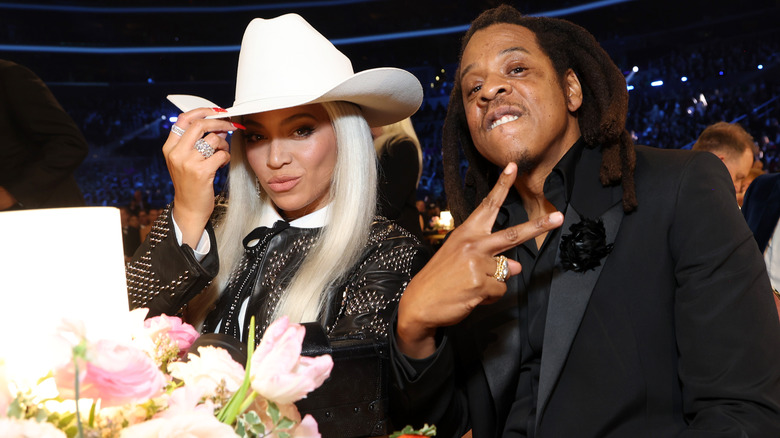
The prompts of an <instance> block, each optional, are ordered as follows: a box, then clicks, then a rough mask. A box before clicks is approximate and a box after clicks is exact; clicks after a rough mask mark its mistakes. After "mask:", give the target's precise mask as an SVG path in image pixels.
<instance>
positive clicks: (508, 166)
mask: <svg viewBox="0 0 780 438" xmlns="http://www.w3.org/2000/svg"><path fill="white" fill-rule="evenodd" d="M512 164H514V163H509V164H507V165H506V167H505V168H504V174H506V175H509V174H511V173H512Z"/></svg>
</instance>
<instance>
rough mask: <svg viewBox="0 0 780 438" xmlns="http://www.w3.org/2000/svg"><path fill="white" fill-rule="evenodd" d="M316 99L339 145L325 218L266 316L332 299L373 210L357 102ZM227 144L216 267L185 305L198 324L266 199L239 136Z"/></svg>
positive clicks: (305, 311)
mask: <svg viewBox="0 0 780 438" xmlns="http://www.w3.org/2000/svg"><path fill="white" fill-rule="evenodd" d="M321 105H322V106H323V107H324V108H325V110H326V111H327V113H328V116H329V117H330V120H331V124H332V126H333V129H334V131H335V134H336V142H337V151H338V152H337V158H336V165H335V167H334V169H333V175H332V177H331V182H330V193H329V197H330V203H329V208H328V219H327V225H326V226H325V227H324V228H323V230H322V231H321V234H320V237H319V238H318V239H317V242H316V243H315V244H314V246H313V247H312V249H311V250H310V252H309V254H308V256H307V257H306V258H305V259H304V260H303V262H302V263H301V265H300V267H299V268H298V269H297V270H295V271H294V272H295V274H294V275H293V277H292V278H291V280H290V283H289V286H288V287H287V290H286V291H285V293H284V294H283V295H282V297H281V298H280V300H279V303H278V304H277V306H276V310H275V312H274V315H273V319H276V318H278V317H280V316H282V315H287V316H289V318H290V320H291V321H293V322H309V321H316V320H318V319H319V317H320V316H321V315H323V314H324V313H325V312H327V310H328V306H329V304H330V302H331V299H330V298H331V297H330V296H329V295H328V294H327V291H328V289H330V287H331V286H333V285H335V284H337V283H338V282H339V280H341V279H343V278H344V277H345V276H346V275H347V274H348V273H349V271H350V270H351V269H352V267H353V266H354V265H355V263H357V261H358V260H359V258H360V255H361V253H362V250H363V248H364V247H365V245H366V242H367V240H368V234H369V230H370V227H371V223H372V221H373V218H374V213H375V210H376V185H377V183H376V180H377V158H376V154H375V152H374V150H373V148H372V147H371V144H372V139H371V132H370V130H369V127H368V124H367V123H366V121H365V119H364V118H363V115H362V113H361V112H360V108H359V107H357V106H356V105H354V104H351V103H347V102H325V103H322V104H321ZM230 148H231V154H230V155H231V158H230V171H229V173H228V190H229V202H228V207H227V209H226V213H225V215H224V218H223V219H222V220H221V221H220V222H219V223H218V224H217V225H216V228H215V234H216V239H217V247H218V251H219V258H220V269H219V273H218V274H217V277H216V278H215V279H214V281H213V282H212V284H211V286H210V287H209V288H208V289H207V290H206V291H205V292H204V293H203V294H201V295H202V296H199V297H198V298H197V301H195V300H193V302H192V305H191V306H190V308H191V309H192V316H193V322H195V323H197V324H200V323H202V321H203V319H204V318H205V316H206V314H207V313H208V311H209V308H210V307H211V305H212V304H213V303H214V302H215V301H216V299H217V298H218V297H219V294H220V293H222V291H223V290H224V289H225V287H226V286H227V283H228V280H229V278H230V275H231V273H232V272H233V270H234V269H235V268H236V266H237V265H238V263H239V262H240V260H241V257H242V256H243V254H244V248H243V245H242V240H243V239H244V237H245V236H246V235H247V234H248V233H249V232H250V231H252V230H253V229H254V228H255V227H256V226H257V224H259V223H260V221H261V220H262V217H261V216H262V211H263V206H264V204H265V203H266V202H271V201H270V200H269V199H267V198H266V197H265V196H260V197H258V194H257V189H256V187H255V181H256V176H255V173H254V171H253V170H252V168H251V166H250V165H249V163H248V162H247V160H246V151H245V147H244V140H243V138H242V137H241V136H239V135H236V136H234V137H233V138H232V139H231V145H230ZM357 182H359V183H357ZM231 207H232V208H231Z"/></svg>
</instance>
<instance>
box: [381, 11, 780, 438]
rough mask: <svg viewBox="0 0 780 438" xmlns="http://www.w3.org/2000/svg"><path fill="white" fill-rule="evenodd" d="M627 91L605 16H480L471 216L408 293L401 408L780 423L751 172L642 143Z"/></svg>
mask: <svg viewBox="0 0 780 438" xmlns="http://www.w3.org/2000/svg"><path fill="white" fill-rule="evenodd" d="M627 108H628V93H627V90H626V85H625V79H624V77H623V75H622V73H621V71H620V69H619V68H618V67H617V66H616V65H615V64H614V62H612V60H611V59H610V58H609V56H608V55H607V54H606V52H604V50H603V49H602V48H601V47H600V46H599V44H598V43H597V42H596V40H595V39H594V38H593V36H592V35H591V34H590V33H588V32H587V31H586V30H585V29H582V28H581V27H579V26H576V25H574V24H572V23H570V22H568V21H565V20H558V19H552V18H544V17H526V16H523V15H521V14H520V13H519V12H518V11H517V10H515V9H514V8H512V7H510V6H506V5H503V6H500V7H498V8H495V9H491V10H488V11H486V12H485V13H483V14H482V15H480V16H479V17H478V18H477V19H476V20H475V21H474V22H473V23H472V25H471V28H470V29H469V31H468V32H467V33H466V35H465V37H464V39H463V46H462V51H461V58H460V65H459V70H458V73H457V74H456V77H455V88H454V89H453V91H452V95H451V97H450V104H449V108H448V113H447V118H446V119H445V124H444V133H443V142H444V144H443V154H444V160H445V161H444V164H445V184H446V185H445V187H446V189H447V197H448V202H449V204H450V207H451V209H452V210H453V213H454V215H455V217H456V221H457V222H458V224H459V226H458V227H457V228H456V229H455V230H454V231H453V232H452V233H451V234H450V236H449V238H448V240H447V241H446V243H445V244H444V245H443V246H442V247H441V248H440V249H439V251H438V252H437V253H436V254H435V255H434V257H433V258H432V259H431V261H430V262H429V263H428V265H426V267H425V268H423V270H422V271H420V273H418V274H417V275H416V276H415V277H414V278H413V279H412V281H411V282H410V283H409V285H408V287H407V289H406V291H405V292H404V295H403V297H402V298H401V301H400V304H399V309H398V314H397V318H396V321H395V337H394V342H395V343H394V345H393V346H392V351H391V354H392V356H393V372H394V373H395V377H396V380H395V388H394V391H395V392H394V393H393V398H392V406H391V412H392V413H393V416H394V422H396V423H397V424H407V423H411V424H413V425H419V424H422V423H424V422H428V423H435V424H436V425H437V428H438V429H439V432H440V433H439V434H438V435H439V436H444V437H449V436H452V437H460V436H461V435H462V434H464V433H465V432H467V431H468V430H470V429H471V430H472V432H473V436H474V438H483V437H499V436H501V437H578V438H588V437H592V438H605V437H632V438H633V437H672V436H675V437H677V436H680V437H681V436H686V437H704V436H707V437H712V436H719V437H735V438H736V437H745V436H750V437H751V438H754V437H767V438H769V437H774V438H776V437H778V436H780V367H778V366H777V364H778V363H780V348H777V346H778V345H780V321H779V320H778V318H777V314H776V313H775V311H774V309H773V307H772V306H771V304H772V301H771V300H772V295H771V291H770V289H769V280H768V277H767V274H766V270H765V268H764V264H763V263H761V256H760V254H759V253H758V251H757V250H756V245H755V243H753V240H752V236H751V233H750V230H749V229H748V228H747V226H746V224H745V221H744V219H743V218H742V216H741V215H740V212H739V209H738V207H737V205H736V203H735V202H734V199H735V193H734V188H733V187H734V186H733V184H732V181H731V178H730V177H729V175H728V172H727V171H726V169H725V168H724V166H723V165H722V164H721V163H720V161H718V159H717V158H716V157H715V156H714V155H712V154H709V153H706V154H705V153H699V152H691V151H672V150H661V149H655V148H649V147H641V146H634V145H633V143H632V141H631V136H630V135H629V133H628V132H627V131H626V130H625V120H626V113H627ZM460 152H462V153H463V154H464V156H465V157H466V158H467V160H468V161H469V169H468V172H467V174H466V176H465V178H463V179H461V176H460V172H459V168H460V159H459V153H460ZM491 187H492V190H491ZM561 213H563V217H561ZM561 222H563V224H562V225H561ZM499 255H502V256H505V257H506V258H507V260H505V259H503V258H501V257H499V258H497V259H496V258H494V256H499Z"/></svg>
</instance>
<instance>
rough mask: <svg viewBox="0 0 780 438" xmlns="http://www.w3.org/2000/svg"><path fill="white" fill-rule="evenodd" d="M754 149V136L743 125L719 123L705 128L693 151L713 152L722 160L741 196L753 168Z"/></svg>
mask: <svg viewBox="0 0 780 438" xmlns="http://www.w3.org/2000/svg"><path fill="white" fill-rule="evenodd" d="M754 148H755V143H753V136H751V135H750V134H748V132H747V131H745V128H743V127H742V126H741V125H739V124H738V123H727V122H717V123H713V124H712V125H710V126H708V127H706V128H704V131H702V132H701V134H699V138H698V139H697V140H696V143H694V144H693V147H692V148H691V149H693V150H694V151H707V152H712V153H713V154H715V156H717V157H718V158H720V160H721V161H723V164H725V165H726V169H728V171H729V174H730V175H731V181H732V182H733V183H734V190H735V191H736V192H737V194H739V193H744V191H745V182H746V179H747V177H748V175H749V174H750V169H751V168H753V161H755V156H754V155H753V149H754ZM737 201H739V198H738V197H737Z"/></svg>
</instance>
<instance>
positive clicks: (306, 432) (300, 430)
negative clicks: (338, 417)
mask: <svg viewBox="0 0 780 438" xmlns="http://www.w3.org/2000/svg"><path fill="white" fill-rule="evenodd" d="M292 438H321V436H320V429H319V427H318V426H317V420H315V419H314V417H312V416H311V415H309V414H306V416H305V417H303V420H301V422H300V424H298V425H297V426H295V429H293V433H292Z"/></svg>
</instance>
